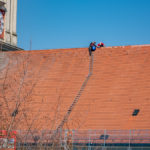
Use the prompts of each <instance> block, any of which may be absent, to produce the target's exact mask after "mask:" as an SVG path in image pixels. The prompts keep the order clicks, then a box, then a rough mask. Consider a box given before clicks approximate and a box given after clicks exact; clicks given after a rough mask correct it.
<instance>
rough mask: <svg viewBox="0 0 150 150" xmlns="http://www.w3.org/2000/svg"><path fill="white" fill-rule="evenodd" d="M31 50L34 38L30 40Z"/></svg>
mask: <svg viewBox="0 0 150 150" xmlns="http://www.w3.org/2000/svg"><path fill="white" fill-rule="evenodd" d="M30 50H32V39H31V40H30Z"/></svg>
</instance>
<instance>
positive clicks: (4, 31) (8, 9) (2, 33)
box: [0, 0, 18, 50]
mask: <svg viewBox="0 0 150 150" xmlns="http://www.w3.org/2000/svg"><path fill="white" fill-rule="evenodd" d="M16 26H17V0H0V43H1V47H3V48H1V49H3V50H16V49H18V48H17V30H16ZM9 47H10V48H9Z"/></svg>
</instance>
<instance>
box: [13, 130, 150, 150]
mask: <svg viewBox="0 0 150 150" xmlns="http://www.w3.org/2000/svg"><path fill="white" fill-rule="evenodd" d="M16 149H17V150H32V149H33V150H52V149H58V150H59V149H60V150H61V149H63V150H150V130H59V131H46V130H45V131H44V130H43V131H30V130H29V131H17V135H16Z"/></svg>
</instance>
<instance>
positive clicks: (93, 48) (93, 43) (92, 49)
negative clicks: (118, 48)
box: [89, 42, 97, 56]
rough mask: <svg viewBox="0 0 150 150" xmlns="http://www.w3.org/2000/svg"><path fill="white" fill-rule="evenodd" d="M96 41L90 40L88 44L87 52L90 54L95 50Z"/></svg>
mask: <svg viewBox="0 0 150 150" xmlns="http://www.w3.org/2000/svg"><path fill="white" fill-rule="evenodd" d="M96 47H97V46H96V42H91V43H90V45H89V54H90V56H91V54H92V51H95V50H96Z"/></svg>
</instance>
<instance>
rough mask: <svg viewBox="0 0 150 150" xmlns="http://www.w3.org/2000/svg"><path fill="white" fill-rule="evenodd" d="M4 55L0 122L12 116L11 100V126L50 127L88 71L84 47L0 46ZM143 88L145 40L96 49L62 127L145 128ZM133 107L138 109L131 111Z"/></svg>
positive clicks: (146, 89)
mask: <svg viewBox="0 0 150 150" xmlns="http://www.w3.org/2000/svg"><path fill="white" fill-rule="evenodd" d="M6 58H7V60H9V61H6V62H5V64H3V66H4V65H5V69H4V68H3V69H2V70H1V75H0V78H1V80H0V84H1V86H0V88H1V92H0V95H1V97H0V101H1V108H2V117H1V118H3V120H4V121H3V124H2V126H3V127H5V125H6V124H9V122H11V121H12V120H11V118H12V117H10V115H11V114H12V112H14V110H15V107H16V105H17V106H19V109H18V113H17V114H16V117H15V119H14V121H13V125H12V126H13V130H14V129H18V130H20V129H21V130H23V129H24V130H26V129H28V128H29V127H30V128H31V129H38V130H51V129H56V128H57V127H58V126H59V125H60V124H61V122H62V120H63V118H64V116H65V115H66V113H67V111H68V109H69V107H70V105H71V104H72V102H73V100H74V99H75V97H76V95H77V93H78V92H79V90H80V88H81V86H82V84H83V82H84V81H85V79H86V77H87V76H88V73H89V63H90V57H89V53H88V49H87V48H79V49H62V50H40V51H18V52H5V56H4V59H5V60H6ZM4 77H5V78H4ZM2 89H3V90H2ZM149 93H150V46H148V45H147V46H126V47H108V48H107V47H106V48H100V49H97V50H96V51H95V52H94V60H93V74H92V75H91V76H90V79H89V80H88V81H87V84H86V86H85V88H84V90H83V91H82V94H81V96H80V98H79V100H78V102H77V103H76V104H75V106H74V107H73V110H72V111H71V113H70V115H69V117H68V120H67V123H65V124H64V128H66V129H68V128H69V129H83V130H84V129H85V130H87V129H95V130H96V129H150V120H149V117H150V95H149ZM134 109H139V110H140V111H139V114H138V115H137V116H132V113H133V111H134ZM4 118H5V119H4ZM1 120H2V119H1Z"/></svg>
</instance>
